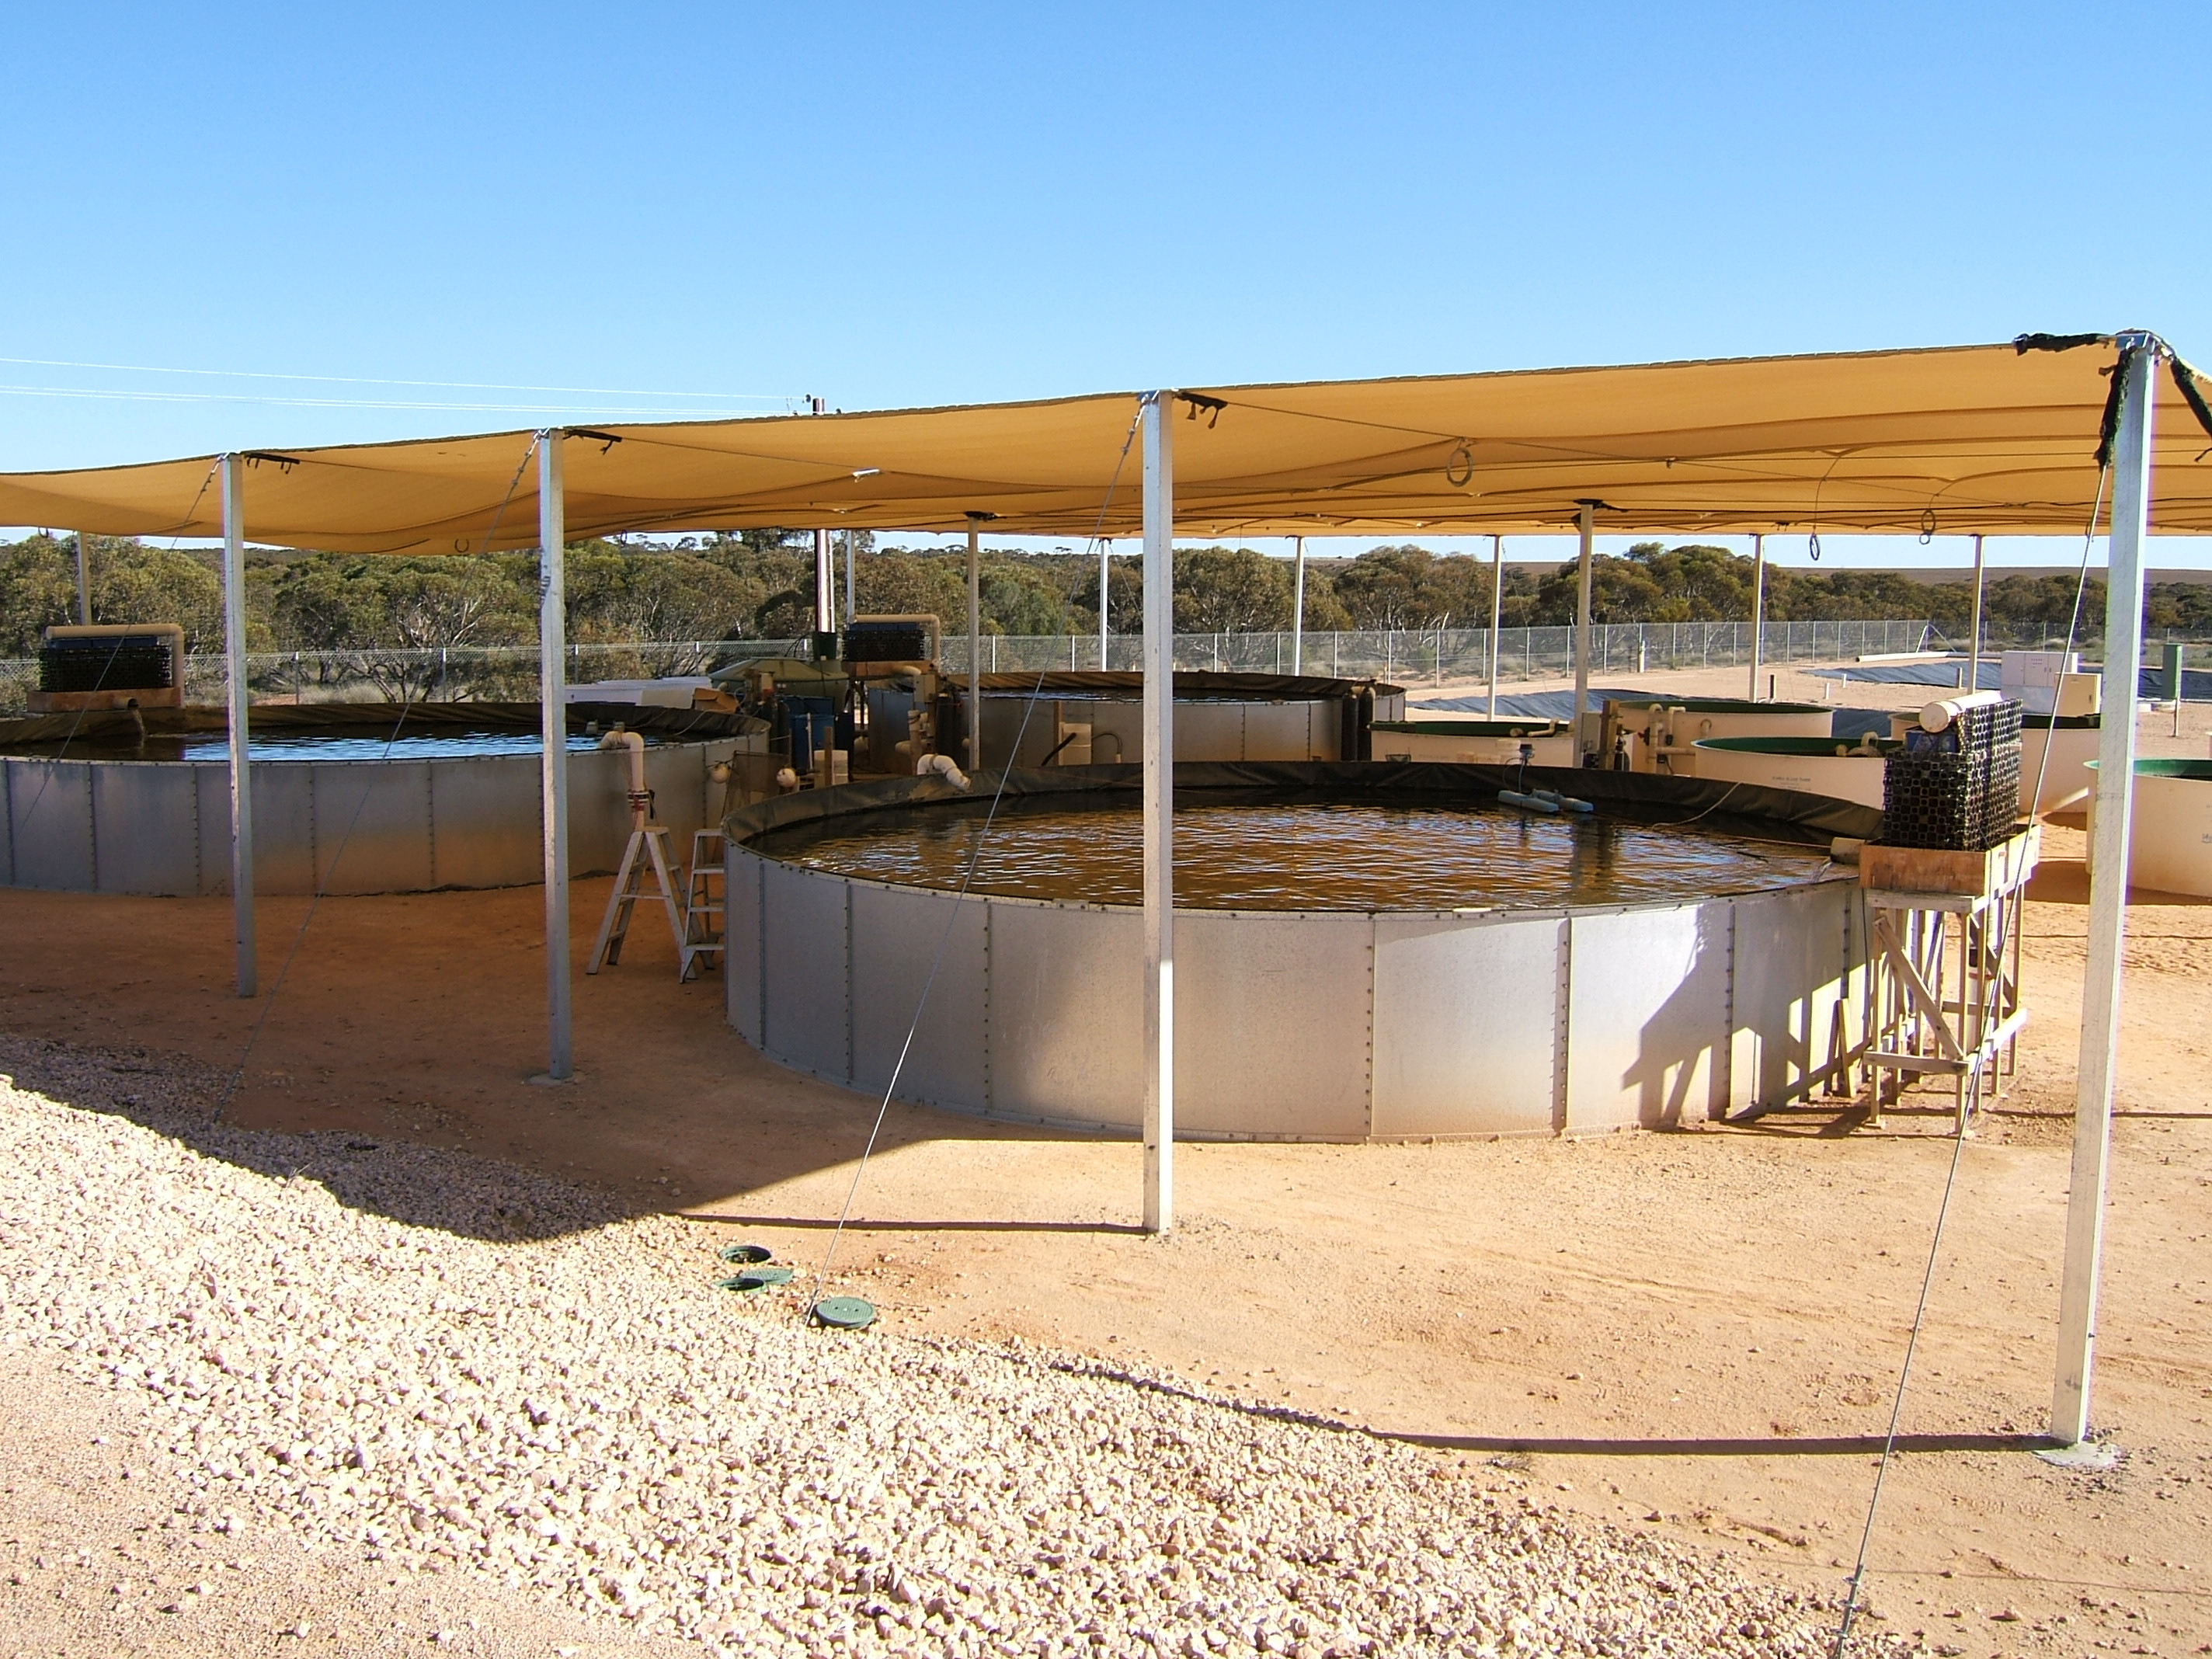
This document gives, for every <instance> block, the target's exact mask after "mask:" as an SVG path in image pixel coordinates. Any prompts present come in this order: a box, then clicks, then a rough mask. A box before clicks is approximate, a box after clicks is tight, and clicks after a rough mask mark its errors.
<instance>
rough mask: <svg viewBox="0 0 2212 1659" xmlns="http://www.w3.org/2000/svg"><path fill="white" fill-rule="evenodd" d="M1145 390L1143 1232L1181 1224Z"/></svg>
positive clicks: (1168, 818)
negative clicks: (1178, 1221) (1177, 1209)
mask: <svg viewBox="0 0 2212 1659" xmlns="http://www.w3.org/2000/svg"><path fill="white" fill-rule="evenodd" d="M1174 395H1175V394H1174V393H1173V392H1148V393H1146V397H1145V404H1144V424H1145V756H1144V759H1145V767H1144V773H1145V825H1144V833H1145V1231H1146V1232H1148V1233H1164V1232H1166V1231H1168V1230H1169V1229H1170V1228H1171V1227H1173V1226H1174V1225H1175V467H1174V441H1173V436H1172V431H1171V428H1170V426H1169V423H1168V414H1169V408H1168V405H1169V401H1170V398H1173V397H1174Z"/></svg>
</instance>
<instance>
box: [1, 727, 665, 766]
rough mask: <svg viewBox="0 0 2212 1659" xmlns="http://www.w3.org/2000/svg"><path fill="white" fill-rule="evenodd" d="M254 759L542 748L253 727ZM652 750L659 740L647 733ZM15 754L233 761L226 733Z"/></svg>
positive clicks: (483, 738) (108, 736) (386, 731)
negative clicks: (255, 730) (280, 730)
mask: <svg viewBox="0 0 2212 1659" xmlns="http://www.w3.org/2000/svg"><path fill="white" fill-rule="evenodd" d="M247 730H248V732H249V733H250V736H249V738H248V750H249V753H250V756H251V757H252V759H254V760H258V761H354V760H396V761H397V760H444V759H448V758H451V757H454V756H458V755H535V754H538V753H539V752H540V751H541V748H542V745H541V744H540V743H539V741H538V733H537V732H518V731H513V730H501V731H473V732H472V731H469V730H467V729H466V728H462V729H459V730H457V729H455V728H453V727H451V726H447V727H443V728H441V729H440V730H438V731H436V732H404V733H402V735H401V736H400V737H398V738H396V739H395V738H393V737H392V728H391V727H390V726H385V727H382V728H381V729H380V730H376V731H358V732H349V731H344V730H342V729H341V730H338V731H334V732H333V731H321V732H271V733H270V734H268V735H266V736H264V735H263V734H262V733H260V732H253V731H252V727H251V726H248V728H247ZM645 741H646V744H647V746H648V747H650V746H651V745H652V744H653V743H654V741H655V739H654V738H653V735H652V734H651V733H650V732H648V733H647V734H646V738H645ZM598 747H599V739H598V738H595V737H586V736H584V735H583V734H582V733H581V732H572V733H570V734H569V738H568V750H569V752H570V753H571V754H580V753H582V752H584V751H585V750H591V749H596V748H598ZM8 752H9V753H10V754H18V755H40V756H45V757H54V756H58V755H64V756H66V757H68V758H69V759H71V760H151V761H175V760H191V761H219V760H228V758H229V757H230V738H228V736H227V735H226V734H225V733H223V732H166V733H165V732H153V733H150V734H149V736H148V737H147V738H146V741H145V743H144V744H143V745H142V744H131V743H129V742H118V741H117V740H116V738H115V737H114V735H113V734H112V732H102V733H101V735H100V738H98V739H97V740H96V741H95V740H94V739H91V738H78V739H76V741H75V742H73V743H70V744H67V745H66V747H64V744H61V743H60V742H58V741H55V742H50V743H42V744H20V745H18V746H17V747H15V748H14V749H11V750H9V751H8Z"/></svg>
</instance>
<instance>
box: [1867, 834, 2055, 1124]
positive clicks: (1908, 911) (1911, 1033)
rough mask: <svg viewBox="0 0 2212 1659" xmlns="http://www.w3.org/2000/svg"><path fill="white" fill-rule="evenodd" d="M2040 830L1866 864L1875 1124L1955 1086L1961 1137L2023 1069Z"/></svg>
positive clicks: (1902, 850)
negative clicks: (1943, 1081) (2029, 906)
mask: <svg viewBox="0 0 2212 1659" xmlns="http://www.w3.org/2000/svg"><path fill="white" fill-rule="evenodd" d="M2042 839H2043V836H2042V830H2041V829H2040V827H2039V826H2037V825H2033V824H2031V825H2029V826H2027V828H2025V829H2021V830H2020V831H2019V832H2018V833H2016V834H2015V835H2013V836H2010V837H2009V838H2008V839H2007V840H2005V841H2002V842H1999V843H1998V844H1997V845H1996V846H1995V847H1992V848H1990V849H1988V850H1987V851H1986V852H1981V853H1954V852H1948V851H1944V850H1942V849H1940V848H1928V847H1883V846H1879V845H1874V844H1869V846H1867V847H1866V848H1863V850H1862V851H1861V853H1860V854H1859V882H1860V884H1861V886H1862V887H1863V888H1864V890H1865V892H1866V901H1867V909H1868V914H1869V921H1870V926H1871V931H1872V933H1873V944H1874V951H1873V962H1872V963H1871V967H1872V969H1873V971H1872V972H1871V973H1869V975H1868V976H1867V1024H1866V1030H1867V1032H1868V1034H1869V1042H1868V1044H1867V1048H1866V1052H1865V1053H1864V1054H1863V1056H1862V1057H1861V1060H1862V1063H1863V1065H1864V1066H1866V1067H1867V1068H1868V1072H1869V1080H1870V1082H1871V1084H1872V1091H1873V1092H1872V1101H1871V1105H1870V1109H1869V1116H1868V1121H1869V1123H1870V1124H1878V1123H1880V1122H1881V1109H1882V1108H1883V1107H1884V1106H1886V1105H1893V1104H1894V1103H1896V1102H1897V1101H1898V1099H1899V1097H1900V1096H1902V1095H1903V1094H1904V1092H1905V1086H1906V1085H1907V1084H1909V1083H1913V1082H1917V1081H1918V1080H1920V1079H1923V1078H1948V1079H1950V1082H1951V1087H1952V1092H1953V1102H1954V1111H1955V1115H1956V1124H1955V1128H1956V1133H1960V1134H1961V1135H1964V1134H1970V1133H1972V1126H1973V1120H1974V1115H1975V1114H1976V1113H1977V1112H1978V1111H1979V1110H1980V1109H1982V1108H1983V1106H1984V1105H1985V1104H1987V1103H1989V1102H1990V1101H1992V1100H1995V1099H1996V1098H1997V1097H1999V1096H2000V1095H2002V1093H2003V1092H2004V1089H2005V1086H2006V1084H2007V1083H2008V1080H2009V1079H2011V1077H2012V1076H2013V1074H2014V1073H2015V1071H2016V1070H2017V1067H2018V1044H2019V1038H2020V1033H2021V1028H2022V1027H2023V1026H2025V1025H2026V1024H2027V1009H2026V1007H2024V1006H2022V1004H2021V989H2020V943H2021V917H2022V915H2023V911H2024V908H2025V905H2026V895H2027V882H2028V878H2029V877H2030V876H2032V875H2033V874H2034V873H2035V864H2036V859H2037V857H2038V855H2039V853H2040V851H2041V848H2042Z"/></svg>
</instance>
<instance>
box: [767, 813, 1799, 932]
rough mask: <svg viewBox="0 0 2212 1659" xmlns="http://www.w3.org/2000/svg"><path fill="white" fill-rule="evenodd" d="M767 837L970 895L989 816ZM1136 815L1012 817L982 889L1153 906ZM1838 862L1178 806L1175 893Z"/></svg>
mask: <svg viewBox="0 0 2212 1659" xmlns="http://www.w3.org/2000/svg"><path fill="white" fill-rule="evenodd" d="M1139 830H1140V817H1139V813H1138V812H1137V811H1135V810H1133V809H1130V808H1116V809H1115V810H1112V811H1095V810H1094V811H1050V812H1023V813H1018V814H1002V815H1001V816H1000V819H999V821H998V823H996V824H994V826H993V827H992V829H991V831H990V834H989V835H988V836H987V837H983V848H982V856H981V861H980V862H979V863H978V864H977V866H976V869H975V881H974V884H972V886H971V888H970V890H971V891H975V892H982V893H994V894H1005V895H1007V896H1012V897H1017V898H1039V899H1060V900H1080V901H1084V902H1091V903H1103V904H1137V903H1140V902H1142V900H1143V889H1142V881H1143V866H1142V849H1141V845H1140V840H1139ZM982 832H983V820H982V818H981V817H980V816H971V815H968V814H960V815H952V814H947V813H944V812H929V811H904V812H884V813H876V814H871V815H869V817H868V818H867V819H866V828H864V829H863V828H857V827H855V825H854V822H853V821H852V820H850V819H847V820H842V821H840V820H836V819H832V820H829V821H828V822H826V823H817V824H804V825H797V826H794V827H793V828H791V829H780V830H776V831H775V832H773V833H771V834H769V835H768V836H763V837H762V838H761V839H760V840H759V841H757V842H755V843H754V845H755V846H756V847H757V849H758V850H759V851H760V852H762V853H763V854H767V855H769V857H771V858H777V859H781V860H786V861H787V862H789V863H793V864H800V865H806V866H811V867H812V868H815V869H818V870H833V871H836V872H838V873H840V874H842V875H848V876H861V877H866V878H870V879H872V880H876V881H888V882H898V883H901V884H908V885H918V886H923V887H940V888H949V889H955V890H957V888H958V887H959V886H960V884H961V882H962V880H963V878H964V877H965V875H966V874H967V870H968V865H969V860H970V859H971V858H973V857H975V848H976V842H977V840H978V838H979V837H982ZM1825 862H1826V860H1824V859H1823V858H1822V857H1821V855H1820V854H1819V853H1817V852H1814V851H1812V850H1811V849H1807V850H1806V851H1804V852H1802V853H1798V852H1792V851H1790V849H1788V848H1779V847H1774V848H1770V847H1765V846H1759V845H1755V844H1753V843H1751V842H1743V841H1738V840H1734V839H1731V838H1729V837H1727V836H1718V835H1713V834H1710V833H1705V832H1701V831H1699V830H1696V829H1666V828H1656V827H1653V826H1650V825H1644V824H1637V823H1623V822H1621V821H1620V820H1618V819H1611V818H1605V817H1583V816H1580V815H1577V816H1574V817H1531V816H1529V815H1528V814H1525V813H1522V812H1517V811H1509V810H1506V809H1503V808H1496V809H1485V808H1481V807H1437V806H1396V805H1381V804H1374V803H1362V804H1358V805H1308V804H1301V805H1276V806H1266V805H1261V806H1198V807H1185V808H1183V809H1182V810H1181V811H1177V812H1176V876H1175V885H1176V903H1177V904H1179V905H1184V906H1191V907H1196V908H1205V909H1253V910H1451V909H1462V908H1528V907H1536V906H1548V905H1560V904H1609V903H1623V902H1635V901H1642V900H1648V899H1664V898H1686V897H1695V896H1703V895H1706V894H1713V893H1734V892H1747V891H1751V890H1757V889H1759V888H1764V887H1772V886H1778V885H1781V884H1785V883H1789V882H1792V881H1805V880H1808V879H1810V878H1812V877H1813V876H1814V875H1815V874H1817V873H1818V872H1819V871H1820V868H1821V866H1823V864H1824V863H1825Z"/></svg>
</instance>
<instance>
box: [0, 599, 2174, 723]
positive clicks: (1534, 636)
mask: <svg viewBox="0 0 2212 1659" xmlns="http://www.w3.org/2000/svg"><path fill="white" fill-rule="evenodd" d="M1574 634H1575V631H1574V629H1571V628H1508V629H1502V630H1500V632H1499V635H1498V675H1499V678H1501V679H1504V680H1529V679H1539V678H1556V677H1559V676H1564V675H1571V674H1572V673H1573V672H1574V654H1573V653H1574ZM1591 634H1592V635H1593V638H1592V642H1591V660H1590V672H1591V674H1592V676H1593V677H1595V678H1602V677H1604V676H1607V675H1619V674H1634V673H1650V672H1655V671H1658V670H1661V669H1680V668H1737V667H1742V666H1746V665H1748V664H1749V662H1750V660H1751V624H1750V623H1612V624H1607V625H1604V626H1600V627H1596V628H1593V629H1591ZM1762 634H1763V640H1762V648H1761V652H1760V655H1761V658H1762V659H1763V660H1765V661H1766V662H1770V663H1773V664H1776V665H1785V664H1789V663H1824V662H1826V663H1832V662H1838V661H1850V660H1851V659H1854V658H1857V657H1863V656H1881V655H1887V654H1891V653H1907V652H1914V651H1923V650H1929V651H1941V650H1946V649H1954V650H1955V649H1957V648H1958V647H1957V645H1956V642H1955V641H1950V640H1948V639H1946V638H1945V637H1944V636H1943V635H1942V632H1941V631H1940V630H1939V629H1936V627H1935V625H1934V624H1933V623H1928V622H1915V621H1902V622H1786V623H1782V622H1778V623H1767V624H1766V625H1765V629H1763V630H1762ZM982 643H983V662H982V666H983V669H984V671H986V672H987V673H1015V672H1022V671H1028V672H1035V671H1038V670H1040V669H1090V668H1097V667H1098V666H1100V662H1099V655H1100V653H1099V641H1098V636H1097V635H1096V634H1090V635H1084V634H1064V635H1011V634H988V635H984V638H983V642H982ZM2159 644H2160V641H2150V642H2148V644H2147V646H2146V651H2147V653H2148V656H2147V661H2148V662H2155V661H2156V660H2157V658H2156V648H2157V646H2158V645H2159ZM1984 648H1985V649H1990V650H1995V649H1997V648H1999V647H1996V646H1994V645H1992V646H1990V647H1984ZM805 651H806V642H805V641H804V640H674V641H651V642H647V643H641V644H629V645H572V646H570V647H568V683H569V684H572V685H579V684H586V683H587V682H589V681H592V680H616V679H652V678H659V677H662V676H665V675H678V674H704V673H709V672H712V671H714V669H717V668H720V667H724V666H726V665H729V664H731V663H735V662H741V661H744V660H746V659H750V658H755V657H775V656H804V655H805ZM1142 653H1143V642H1142V641H1141V640H1139V638H1138V636H1137V635H1132V634H1117V635H1113V636H1112V637H1111V638H1109V640H1108V641H1106V650H1105V666H1107V667H1109V668H1115V669H1123V670H1135V669H1137V668H1139V667H1140V666H1142V662H1143V655H1142ZM942 654H943V659H944V665H945V669H946V671H948V672H951V673H956V674H957V673H963V672H965V671H966V670H967V666H968V649H967V637H966V635H959V634H955V635H947V636H946V637H945V641H944V643H943V652H942ZM1296 659H1297V653H1295V651H1294V649H1293V641H1292V638H1291V635H1289V634H1288V633H1279V634H1178V635H1176V644H1175V665H1176V667H1177V668H1184V669H1212V670H1215V671H1231V672H1240V671H1241V672H1259V673H1271V674H1287V673H1289V672H1290V671H1291V665H1292V663H1293V661H1294V660H1296ZM2186 660H2187V662H2188V665H2189V666H2190V667H2191V668H2192V669H2195V668H2198V667H2212V647H2208V646H2205V645H2202V644H2194V645H2191V646H2190V647H2188V648H2187V658H2186ZM1489 662H1490V634H1489V630H1488V629H1479V628H1476V629H1389V630H1381V629H1377V630H1369V631H1364V632H1356V633H1353V632H1347V633H1308V634H1307V635H1306V636H1305V650H1304V661H1303V667H1304V671H1305V672H1306V673H1309V674H1316V675H1326V676H1329V677H1331V678H1355V679H1358V678H1376V679H1383V680H1391V681H1395V682H1397V683H1399V684H1405V685H1412V686H1420V685H1425V684H1426V685H1433V684H1437V683H1438V682H1439V681H1443V680H1456V681H1474V680H1480V679H1482V678H1485V677H1486V675H1487V674H1488V672H1489ZM246 672H247V675H248V678H249V680H250V682H251V684H252V692H253V697H254V700H255V701H256V702H533V701H535V700H536V698H537V696H538V647H535V646H528V645H521V646H490V647H458V646H457V647H451V648H449V649H447V650H435V651H403V650H396V649H395V650H378V651H285V652H257V653H253V654H252V655H251V656H249V657H248V658H247V659H246ZM38 677H39V665H38V663H37V661H36V660H35V659H27V658H17V659H0V716H11V715H19V714H22V713H23V712H24V711H25V708H26V706H27V705H26V701H25V700H26V696H27V693H28V692H29V691H30V690H32V689H33V687H35V686H36V685H37V684H38ZM227 691H228V682H227V678H226V676H225V673H224V670H223V659H222V657H221V656H219V655H215V654H210V653H202V654H198V655H195V656H191V657H188V658H186V659H185V701H186V702H196V703H216V702H222V701H223V699H224V697H225V696H226V695H227Z"/></svg>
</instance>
